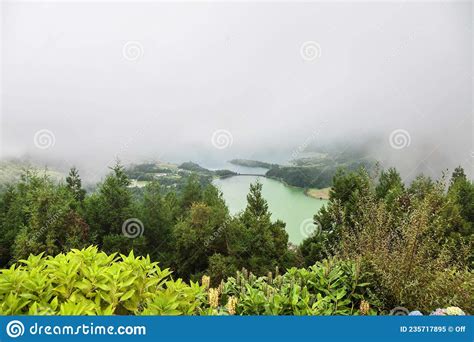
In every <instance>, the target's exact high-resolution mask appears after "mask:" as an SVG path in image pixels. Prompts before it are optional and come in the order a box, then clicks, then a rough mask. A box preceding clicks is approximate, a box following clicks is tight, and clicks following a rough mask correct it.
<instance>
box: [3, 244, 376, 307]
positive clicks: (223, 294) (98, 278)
mask: <svg viewBox="0 0 474 342" xmlns="http://www.w3.org/2000/svg"><path fill="white" fill-rule="evenodd" d="M206 278H207V279H206ZM209 284H210V278H209V277H207V276H204V277H203V284H201V285H200V284H199V283H195V282H190V283H189V284H187V283H185V282H183V281H182V280H181V279H177V280H173V279H172V278H171V272H170V271H169V270H168V269H161V268H160V267H159V266H158V264H157V263H156V262H151V261H150V258H149V257H135V256H134V254H133V252H131V253H130V254H129V255H128V256H126V255H117V254H115V253H114V254H110V255H108V254H106V253H104V252H100V251H98V249H97V248H96V247H92V246H91V247H88V248H85V249H82V250H76V249H74V250H71V251H70V252H68V253H66V254H63V253H61V254H58V255H56V256H54V257H53V256H46V257H45V256H43V254H40V255H37V256H34V255H31V256H30V257H29V258H28V259H26V260H21V261H20V262H19V263H18V264H14V265H12V266H11V267H10V268H9V269H3V270H0V303H1V304H0V314H2V315H227V314H240V315H351V314H359V309H358V308H359V305H360V303H361V302H362V301H363V299H364V294H365V288H366V286H367V283H364V282H362V277H361V274H360V271H359V268H358V267H357V265H356V264H355V263H353V262H347V261H346V262H343V261H336V260H332V261H324V262H322V263H318V264H316V265H314V266H312V267H310V268H309V269H297V268H291V269H289V270H288V271H287V273H285V274H283V275H278V274H277V275H276V276H275V277H273V276H272V275H271V274H269V275H268V276H267V277H256V276H254V275H252V274H251V273H249V272H248V271H246V270H245V269H244V270H243V272H237V276H236V277H231V278H228V279H227V281H226V282H222V283H221V285H220V286H219V287H217V288H209ZM369 313H371V312H369V311H368V310H366V312H365V314H369ZM372 313H373V312H372Z"/></svg>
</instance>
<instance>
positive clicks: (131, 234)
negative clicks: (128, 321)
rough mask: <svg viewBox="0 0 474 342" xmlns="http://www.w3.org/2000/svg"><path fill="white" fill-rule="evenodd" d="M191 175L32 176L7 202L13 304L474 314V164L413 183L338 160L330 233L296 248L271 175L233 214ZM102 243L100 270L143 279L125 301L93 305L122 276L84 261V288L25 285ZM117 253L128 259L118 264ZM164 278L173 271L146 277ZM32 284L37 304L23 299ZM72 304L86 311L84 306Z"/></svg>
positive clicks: (2, 222)
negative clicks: (133, 182)
mask: <svg viewBox="0 0 474 342" xmlns="http://www.w3.org/2000/svg"><path fill="white" fill-rule="evenodd" d="M190 166H193V165H190ZM153 171H155V170H153ZM182 178H183V180H182V181H183V186H182V187H178V188H174V189H173V188H170V187H167V186H164V185H162V184H160V182H159V181H158V180H157V179H155V178H153V179H151V180H150V181H149V182H148V184H147V185H146V186H145V187H144V188H143V189H132V188H130V187H129V185H130V179H129V177H128V175H127V172H126V170H125V169H124V167H123V166H121V165H120V164H117V165H115V167H114V168H113V169H112V170H111V172H110V174H109V175H108V176H107V177H106V178H105V179H104V180H103V182H101V183H100V184H98V186H97V189H96V191H94V192H92V193H86V191H85V190H84V189H83V188H82V181H81V178H80V175H79V172H78V170H76V169H75V168H73V169H71V171H70V173H69V176H68V177H67V178H66V181H65V183H57V182H55V181H53V180H52V179H51V178H49V177H48V176H47V175H39V174H37V173H35V172H33V171H25V173H24V174H23V175H22V177H21V179H20V180H19V181H15V182H12V183H10V184H8V186H7V187H6V188H5V190H3V191H2V193H1V197H0V262H1V264H2V265H3V266H4V267H5V268H7V267H10V266H11V265H14V264H15V266H14V268H12V269H10V270H3V271H2V276H1V277H0V280H1V282H2V285H1V286H0V288H1V291H0V296H1V298H2V302H3V304H2V312H4V313H47V312H50V313H64V314H75V313H88V314H89V313H90V314H98V313H124V312H128V313H133V314H147V313H148V314H154V313H155V314H160V313H165V314H166V313H170V312H169V311H166V310H168V309H169V310H174V311H172V312H173V313H182V314H213V313H216V312H217V311H219V309H218V308H220V307H221V306H222V308H224V306H225V304H226V303H227V304H229V302H230V304H229V305H230V307H231V309H226V310H227V311H226V312H228V313H229V312H230V313H238V314H369V313H388V312H389V311H390V309H392V308H394V307H396V306H405V307H407V308H409V309H410V310H415V309H416V310H421V311H422V312H424V313H429V312H431V311H433V310H435V309H436V308H444V307H452V306H459V307H461V308H462V309H463V310H464V311H467V312H470V313H472V312H473V311H474V310H473V309H474V302H473V301H474V298H473V297H472V293H474V274H473V269H472V268H473V262H474V255H473V246H474V184H473V183H472V182H471V181H470V180H468V179H467V177H466V175H465V174H464V171H463V169H462V168H457V169H456V170H455V171H454V172H453V174H452V176H451V177H450V178H449V179H444V178H442V179H439V180H432V179H430V178H428V177H425V176H422V175H421V176H419V177H418V178H416V179H415V180H414V181H413V182H412V183H411V184H408V185H407V184H404V183H403V182H402V180H401V177H400V175H399V174H398V173H397V171H396V170H395V169H388V170H383V171H381V172H380V174H377V175H372V176H370V175H369V173H368V172H367V171H366V170H365V169H364V168H360V169H357V170H355V171H353V170H347V169H340V170H339V171H338V172H337V173H336V174H335V176H334V177H333V180H332V189H331V192H330V200H329V203H328V205H327V206H326V207H324V208H323V209H322V210H321V211H320V212H318V213H315V216H314V220H315V223H316V224H317V225H318V226H320V227H321V230H317V231H316V232H315V233H314V234H313V235H312V236H310V237H309V238H308V239H306V240H305V241H303V243H302V244H301V245H300V246H293V245H291V244H289V243H288V234H287V233H286V231H285V223H284V222H281V221H272V219H271V213H270V212H269V209H268V204H267V202H266V200H265V198H263V196H262V185H261V184H260V183H258V182H257V183H255V184H253V185H252V186H251V187H250V189H249V193H248V196H247V207H246V208H245V210H244V211H242V212H241V213H239V214H237V215H234V216H233V215H230V214H229V210H228V208H227V206H226V203H225V201H224V200H223V199H222V194H221V193H220V192H219V191H218V190H217V189H216V188H215V187H214V186H213V185H212V184H211V183H209V182H205V181H202V179H200V178H199V176H197V175H196V174H195V173H194V172H192V171H189V172H188V173H186V174H183V175H182ZM90 245H95V246H97V248H98V249H99V250H101V251H104V252H105V253H108V254H110V255H111V256H110V257H108V256H106V255H105V254H100V258H101V259H100V260H104V262H103V263H102V262H99V261H97V264H96V266H94V267H96V268H97V271H99V272H100V273H102V271H103V272H109V271H110V272H115V271H113V270H112V269H115V267H117V268H118V269H120V270H121V271H120V272H128V271H127V270H128V269H130V272H132V273H133V274H135V276H136V277H135V278H134V279H135V280H133V281H132V280H131V281H130V283H127V284H123V286H124V289H122V290H118V289H117V290H116V291H117V293H121V295H118V294H117V296H118V297H117V298H115V299H110V302H108V301H107V300H105V299H104V300H105V302H104V303H102V304H100V305H99V306H93V303H94V298H95V297H94V296H98V297H97V298H99V297H100V298H103V296H102V297H101V294H100V293H99V292H100V288H102V289H103V290H105V291H108V290H106V287H109V286H110V285H104V287H100V286H99V285H94V284H93V280H91V279H92V278H91V277H93V276H92V275H91V274H85V275H80V273H81V272H86V271H84V270H78V269H74V270H73V271H72V272H74V274H76V276H75V277H77V281H79V283H71V288H69V289H68V290H67V291H66V290H65V292H64V291H62V290H61V291H59V290H58V289H54V287H55V286H56V285H54V284H52V285H51V286H53V290H52V291H50V290H48V291H50V292H48V293H49V294H48V295H47V296H46V297H42V296H43V295H44V291H43V290H41V289H37V290H34V289H33V288H32V287H31V286H29V285H27V283H28V281H29V280H28V279H29V277H30V276H31V277H33V272H35V274H39V273H42V272H53V273H52V275H51V277H49V278H48V280H47V281H48V282H53V283H54V282H56V283H57V282H60V279H59V278H57V277H59V275H58V274H55V273H54V272H56V271H55V269H54V268H51V267H52V266H48V265H51V263H53V264H54V265H55V266H54V267H56V268H58V267H67V266H60V263H63V262H66V263H70V262H72V261H66V260H67V258H72V259H74V260H76V259H77V258H79V259H81V258H86V260H87V261H84V262H87V263H90V262H95V261H92V259H91V258H92V256H90V254H91V253H92V254H94V253H98V252H97V251H95V249H94V250H91V249H90V248H89V249H87V250H86V251H83V252H78V251H76V252H73V253H72V254H67V255H66V256H64V255H63V254H62V253H67V252H69V251H71V250H72V249H82V248H87V247H88V246H90ZM131 251H133V255H132V256H129V257H125V256H126V255H129V254H130V252H131ZM113 253H122V254H123V256H122V257H121V259H120V260H121V261H120V262H119V260H118V259H117V260H116V258H117V257H118V256H117V255H114V254H113ZM31 254H33V255H43V258H42V259H39V257H29V256H30V255H31ZM94 255H95V254H94ZM47 256H53V257H54V256H56V257H54V259H52V258H49V257H48V258H46V259H45V257H47ZM135 256H144V257H145V256H148V257H147V258H146V259H141V258H137V259H135ZM28 258H29V259H28ZM65 258H66V259H65ZM94 258H95V257H94ZM148 258H149V259H148ZM24 259H28V260H29V261H27V262H26V263H25V262H23V261H21V260H24ZM54 260H58V262H59V264H58V263H56V261H54ZM152 262H159V267H160V269H157V268H156V267H157V266H155V264H150V263H152ZM20 263H23V264H24V266H19V264H20ZM116 263H117V266H114V265H115V264H116ZM135 264H136V265H141V266H137V267H138V269H137V268H135V266H130V265H135ZM119 265H121V266H119ZM127 265H128V266H127ZM313 265H315V266H313ZM71 267H72V266H71ZM127 267H128V268H127ZM130 267H132V268H130ZM102 268H103V269H102ZM109 268H110V270H109ZM166 268H169V270H170V272H172V273H171V276H172V279H174V280H171V278H168V277H169V275H168V273H167V271H163V270H164V269H166ZM139 269H140V270H142V271H139ZM38 272H39V273H38ZM57 272H59V271H57ZM76 272H79V273H76ZM139 272H145V273H143V276H142V275H140V274H139ZM147 272H151V273H147ZM161 272H164V273H161ZM127 274H130V273H127ZM155 274H162V276H160V279H159V280H146V279H148V278H150V279H154V277H155ZM25 277H26V278H25ZM34 277H36V275H35V276H34ZM81 277H85V278H86V279H89V281H90V282H92V283H91V284H92V285H87V284H85V283H83V282H80V280H79V279H81ZM143 277H145V278H146V279H145V278H143ZM139 278H140V279H142V280H140V281H150V284H149V285H147V286H148V287H150V288H149V289H148V290H147V291H151V292H153V293H154V292H156V291H158V292H157V294H156V296H161V295H163V296H165V295H166V296H170V297H169V298H168V299H167V300H169V301H171V302H173V301H177V300H178V299H177V298H181V299H179V300H183V302H179V303H181V304H176V305H177V306H175V305H174V304H173V303H174V302H173V303H171V304H170V305H171V306H170V308H171V307H172V309H170V308H168V309H166V310H165V309H163V307H160V305H162V303H163V302H162V300H164V299H163V298H161V297H159V298H158V297H153V296H144V297H142V295H143V294H142V295H138V293H137V291H138V287H136V286H143V285H139V284H142V283H136V282H138V281H139V280H138V279H139ZM161 278H163V279H165V278H166V279H168V280H167V281H164V280H162V279H161ZM178 278H182V279H183V280H184V281H185V282H187V283H189V282H191V283H189V284H190V285H186V284H183V283H181V282H179V281H178V282H177V279H178ZM55 279H56V280H55ZM315 279H319V280H318V283H315V281H316V280H315ZM25 281H27V282H26V283H25ZM31 281H33V280H31ZM38 281H39V280H38ZM42 281H43V280H41V282H42ZM45 281H46V278H45ZM103 281H106V280H103ZM12 282H13V283H15V282H21V283H22V284H23V285H22V287H21V289H20V288H18V287H15V286H13V287H12V284H13V283H12ZM196 282H200V285H199V284H195V283H196ZM38 284H39V283H38ZM132 284H135V285H132ZM41 286H43V285H41ZM44 286H47V287H48V288H50V287H49V285H46V283H45V285H44ZM91 286H92V287H91ZM117 286H119V285H117ZM120 286H122V285H120ZM134 286H135V287H134ZM90 287H91V288H90ZM148 287H147V288H148ZM188 287H189V289H188ZM93 288H95V290H92V289H93ZM28 291H33V292H34V296H33V297H31V296H30V295H27V297H28V298H30V297H31V298H36V299H35V300H33V299H30V300H29V301H26V302H25V303H20V302H16V301H21V300H20V299H19V298H20V297H22V298H26V297H25V296H22V294H23V293H27V292H28ZM35 291H37V292H35ZM38 291H39V292H38ZM140 291H141V290H140ZM40 293H41V294H40ZM88 293H90V295H88ZM125 293H127V295H125ZM19 296H20V297H19ZM35 296H36V297H35ZM183 296H184V297H183ZM216 296H217V297H216ZM93 297H94V298H93ZM15 298H16V299H15ZM160 298H161V299H160ZM216 298H220V301H219V300H218V299H216ZM216 300H217V301H218V302H219V304H216ZM79 302H81V303H82V304H78V303H79ZM223 302H225V303H223ZM34 303H36V304H34ZM160 303H161V304H160ZM337 303H339V304H337ZM40 304H41V305H40ZM112 304H113V305H112ZM74 305H76V306H78V305H79V306H81V308H82V309H78V311H77V312H75V311H74V310H72V309H71V307H75V306H74ZM63 306H64V307H63ZM83 306H84V307H83ZM15 307H16V308H17V309H15ZM178 307H179V309H178ZM22 308H23V309H22ZM41 308H43V309H44V310H45V311H42V309H41ZM68 308H69V309H68ZM18 310H19V311H18ZM25 310H26V311H25ZM71 310H72V311H71ZM216 310H217V311H216Z"/></svg>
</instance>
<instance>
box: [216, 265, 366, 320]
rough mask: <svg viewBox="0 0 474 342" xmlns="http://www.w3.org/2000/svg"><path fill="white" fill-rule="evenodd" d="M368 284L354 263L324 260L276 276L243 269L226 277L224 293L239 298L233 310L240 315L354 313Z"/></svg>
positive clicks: (357, 311) (356, 311) (357, 312)
mask: <svg viewBox="0 0 474 342" xmlns="http://www.w3.org/2000/svg"><path fill="white" fill-rule="evenodd" d="M367 285H368V284H367V283H364V282H363V277H362V274H361V273H360V270H359V267H358V266H357V265H356V264H355V263H353V262H349V261H338V260H325V261H323V262H319V263H317V264H315V265H314V266H311V267H310V268H309V269H297V268H291V269H289V270H288V272H287V273H285V274H283V275H278V274H277V275H276V276H275V277H273V275H272V274H271V273H269V274H268V276H266V277H256V276H254V275H253V274H251V273H250V274H248V272H247V271H246V270H243V272H238V273H237V276H236V277H235V278H229V279H228V280H227V282H226V283H225V285H224V290H223V294H224V295H225V296H227V297H230V296H234V297H238V304H237V307H236V313H237V314H243V315H354V314H359V310H358V308H359V305H360V303H361V301H362V300H363V298H364V294H365V289H366V287H367ZM371 313H374V311H373V310H372V311H371Z"/></svg>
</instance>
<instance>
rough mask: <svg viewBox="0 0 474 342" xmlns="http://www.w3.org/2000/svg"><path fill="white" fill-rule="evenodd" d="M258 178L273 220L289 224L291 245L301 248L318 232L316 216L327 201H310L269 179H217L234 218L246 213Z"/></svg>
mask: <svg viewBox="0 0 474 342" xmlns="http://www.w3.org/2000/svg"><path fill="white" fill-rule="evenodd" d="M239 171H242V170H239ZM252 171H253V170H252ZM257 178H258V179H260V182H261V183H262V185H263V196H264V197H265V199H266V200H267V201H268V207H269V210H270V212H271V213H272V220H277V219H280V220H282V221H283V222H285V223H286V231H287V232H288V235H289V240H290V242H292V243H294V244H299V243H300V242H301V241H302V240H303V239H304V238H306V237H307V236H308V235H310V234H311V232H312V231H314V229H315V226H314V224H313V223H312V218H313V215H314V214H315V213H316V212H318V211H319V209H320V208H321V207H322V206H323V205H324V204H325V203H326V202H327V201H326V200H320V199H315V198H311V197H308V196H306V195H305V194H304V190H303V189H300V188H295V187H291V186H287V185H285V184H283V183H281V182H279V181H276V180H273V179H269V178H265V177H258V176H234V177H229V178H224V179H216V180H214V185H216V186H217V187H218V188H219V189H220V190H221V191H222V193H223V195H224V199H225V201H226V203H227V206H228V207H229V210H230V212H231V213H232V214H236V213H238V212H240V211H242V210H244V209H245V206H246V204H247V194H248V192H249V187H250V183H254V182H255V181H256V180H257Z"/></svg>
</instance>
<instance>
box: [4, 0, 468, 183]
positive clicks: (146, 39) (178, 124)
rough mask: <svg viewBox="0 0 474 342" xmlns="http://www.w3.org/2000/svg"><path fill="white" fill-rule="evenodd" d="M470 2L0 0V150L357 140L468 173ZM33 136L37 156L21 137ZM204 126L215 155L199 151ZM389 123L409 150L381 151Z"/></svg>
mask: <svg viewBox="0 0 474 342" xmlns="http://www.w3.org/2000/svg"><path fill="white" fill-rule="evenodd" d="M471 7H472V4H471V3H470V2H467V1H466V2H454V3H453V2H438V3H429V2H422V3H417V4H413V3H410V2H406V1H404V2H391V3H374V2H369V3H341V2H338V3H330V2H316V3H291V2H287V3H285V2H280V3H252V2H245V3H230V2H221V3H215V2H214V3H174V4H173V3H158V2H155V3H153V2H147V3H140V4H137V3H134V2H132V1H130V2H111V3H94V2H90V1H89V2H86V3H82V4H81V3H73V2H70V3H63V4H60V3H58V2H53V3H41V2H16V1H10V2H7V3H3V7H2V77H1V79H2V111H1V112H2V138H1V142H2V156H3V158H8V157H22V156H32V157H35V158H39V159H43V160H48V161H54V160H58V161H62V162H64V163H67V164H76V165H77V164H79V165H86V167H92V166H94V167H97V168H105V166H106V165H107V164H110V163H111V161H113V160H114V158H115V157H116V156H118V157H120V158H121V159H122V160H123V161H125V162H131V161H139V160H142V159H161V160H167V161H184V160H194V161H196V162H201V163H203V164H206V165H217V164H218V163H219V162H221V161H224V160H229V159H232V158H235V157H241V158H258V159H263V160H268V161H278V162H285V161H288V160H289V159H291V155H292V151H294V150H295V149H298V147H301V146H302V145H303V146H306V144H308V142H310V144H309V145H310V146H309V145H308V146H309V148H314V147H316V148H317V146H318V145H319V144H323V143H330V142H333V141H334V142H335V141H338V142H341V141H342V142H343V143H342V145H344V144H346V145H349V146H350V145H352V144H362V143H363V142H364V141H366V140H368V139H370V141H376V143H373V144H372V145H371V146H370V148H369V149H368V153H369V154H371V155H373V156H374V157H377V158H379V159H382V160H384V161H385V162H386V163H387V165H389V164H395V163H397V164H399V165H400V167H401V168H402V171H403V172H404V173H405V174H410V173H412V172H419V171H420V170H421V171H423V172H427V173H428V174H430V173H432V174H430V175H433V176H435V175H436V174H437V173H439V172H440V171H441V170H442V169H445V168H452V167H453V166H455V165H457V164H462V165H464V166H465V167H466V168H467V169H468V171H469V168H470V167H472V165H473V161H474V156H473V155H472V153H473V152H472V151H474V148H473V144H472V132H473V117H472V79H473V77H472V76H473V73H472V8H471ZM307 42H310V43H311V44H313V45H312V47H316V54H317V56H316V58H313V57H312V56H309V57H308V56H306V55H305V53H306V51H305V50H304V44H305V43H307ZM315 43H316V45H315ZM311 44H310V45H311ZM129 48H130V50H129ZM313 52H314V51H313ZM134 53H136V54H134ZM44 129H46V130H48V131H50V132H52V133H53V134H54V140H55V143H54V146H51V147H50V148H47V149H41V148H38V147H37V146H35V140H34V137H35V134H36V133H37V132H38V131H40V130H44ZM219 129H223V130H226V131H228V132H229V133H230V134H231V136H232V144H231V145H229V146H227V148H223V149H218V148H216V147H215V146H214V145H213V144H212V136H213V133H214V132H216V130H219ZM397 129H398V130H399V129H401V130H404V131H406V132H408V134H409V141H410V144H409V146H406V147H404V148H400V149H397V148H393V147H392V146H391V145H390V140H389V138H390V134H391V133H392V132H393V131H394V130H397ZM315 132H316V133H315ZM471 170H472V169H471ZM471 172H472V171H471Z"/></svg>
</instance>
